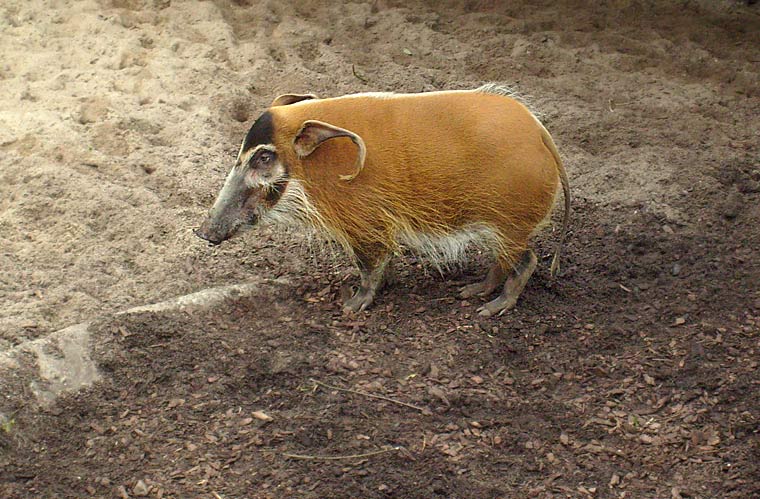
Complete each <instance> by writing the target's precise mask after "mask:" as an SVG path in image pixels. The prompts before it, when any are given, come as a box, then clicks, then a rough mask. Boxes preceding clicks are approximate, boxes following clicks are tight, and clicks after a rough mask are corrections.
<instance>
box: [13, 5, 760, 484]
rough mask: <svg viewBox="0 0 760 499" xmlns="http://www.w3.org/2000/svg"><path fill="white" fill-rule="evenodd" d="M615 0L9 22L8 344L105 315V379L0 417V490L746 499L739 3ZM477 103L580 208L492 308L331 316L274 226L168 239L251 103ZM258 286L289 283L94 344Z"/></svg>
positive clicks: (185, 229) (750, 214) (746, 197)
mask: <svg viewBox="0 0 760 499" xmlns="http://www.w3.org/2000/svg"><path fill="white" fill-rule="evenodd" d="M607 4H608V5H607V6H598V5H597V6H594V8H593V9H592V8H588V7H587V6H586V5H587V3H586V2H579V1H572V0H563V1H559V2H557V1H536V2H530V3H528V2H523V1H515V2H496V1H480V2H479V1H461V2H457V1H450V2H411V3H410V2H403V3H402V2H384V1H377V2H374V3H352V2H345V3H344V2H308V1H307V2H297V1H283V2H275V1H270V2H261V3H259V2H244V1H240V2H223V1H217V2H170V1H160V0H154V1H147V0H146V1H139V0H121V1H117V0H114V1H111V2H91V1H81V2H79V1H77V2H63V1H62V2H53V3H49V2H37V1H35V2H22V1H14V0H11V1H6V2H3V4H2V6H0V27H1V29H0V43H1V44H2V48H3V51H2V54H3V56H2V59H0V88H1V89H2V91H1V92H0V125H1V126H0V151H2V153H1V154H0V244H1V245H2V246H0V350H2V349H7V348H9V347H12V346H13V345H16V344H19V343H20V342H22V341H24V340H28V339H33V338H36V337H39V336H42V335H44V334H46V333H49V332H51V331H54V330H56V329H59V328H62V327H65V326H68V325H70V324H73V323H76V322H80V321H83V320H90V319H92V318H94V317H97V316H100V317H106V318H103V319H100V320H98V321H97V322H96V325H95V327H94V329H95V336H96V340H97V341H96V343H97V344H98V345H101V347H99V349H98V355H97V358H96V360H97V362H98V365H99V366H100V368H101V370H102V371H103V373H104V374H105V381H104V382H102V383H101V384H99V385H97V386H96V387H94V388H92V389H90V390H88V391H86V392H82V393H79V394H77V395H74V396H69V397H65V398H63V399H61V400H59V401H58V402H57V403H55V404H54V405H52V406H50V407H47V408H46V409H44V410H42V411H37V410H35V409H32V408H31V406H24V405H20V406H18V407H10V408H5V409H6V411H5V412H6V413H7V414H14V426H13V428H10V427H9V425H5V426H3V430H2V431H3V433H2V434H1V435H0V496H2V497H10V498H17V497H18V498H25V497H29V498H38V497H62V498H63V497H66V498H68V497H70V498H80V497H141V496H147V497H177V498H185V497H208V498H217V499H218V498H219V497H223V498H229V499H231V498H268V497H271V498H279V497H313V498H323V497H336V498H338V497H340V498H342V497H362V498H375V497H377V498H383V497H397V498H417V497H419V498H432V497H441V498H444V497H445V498H497V497H499V498H501V497H504V498H506V497H509V498H524V497H546V498H548V497H610V498H653V497H657V498H673V499H678V498H704V499H708V498H737V499H738V498H750V497H759V496H760V421H759V420H760V397H758V396H757V393H758V390H760V375H759V374H758V367H759V364H758V363H759V361H760V354H759V352H760V334H758V329H760V286H759V285H758V283H759V282H760V259H759V258H758V256H760V164H759V162H758V157H759V153H760V141H759V140H758V136H759V133H760V129H759V126H758V123H759V122H760V49H759V48H758V47H760V15H759V14H758V9H757V5H747V4H746V3H744V2H733V1H715V2H707V1H682V2H665V1H660V2H656V1H643V0H642V1H633V0H631V1H627V0H619V1H615V2H608V3H607ZM486 81H499V82H504V83H508V84H511V85H514V86H515V87H516V88H517V89H518V90H519V91H521V92H522V93H524V94H527V95H529V96H531V98H532V101H533V103H534V106H535V107H536V108H537V109H538V110H540V111H541V112H542V114H543V118H544V121H545V123H546V124H547V127H548V128H549V130H550V131H551V132H552V133H553V135H554V137H555V139H556V141H557V143H558V146H559V148H560V151H561V153H562V155H563V157H564V159H565V162H566V164H567V167H568V171H569V173H570V178H571V184H572V186H573V190H574V194H575V200H574V209H575V211H574V219H573V226H572V234H571V236H570V238H569V244H568V247H567V250H566V251H565V256H564V262H563V269H564V270H563V274H562V276H561V278H560V279H557V280H550V279H549V278H548V272H547V265H543V267H542V268H541V269H540V271H539V272H537V274H536V276H535V277H534V278H533V280H532V281H531V283H530V284H529V285H528V288H527V289H526V292H525V294H524V295H523V298H522V300H521V301H520V303H519V305H518V307H517V309H515V310H513V311H511V312H509V313H508V314H505V315H504V316H501V317H497V318H492V319H482V318H479V317H478V316H477V315H476V314H475V309H476V308H477V306H478V305H479V303H478V302H477V301H469V302H468V301H464V302H463V301H461V300H457V299H455V298H454V296H455V290H456V288H457V286H460V285H461V284H464V283H467V282H472V281H474V280H476V279H477V278H478V277H479V276H480V274H482V273H483V272H484V270H485V268H486V265H487V261H486V260H485V259H484V258H482V257H479V256H478V257H476V258H474V261H473V262H472V263H471V264H469V265H466V266H464V267H463V268H462V269H460V270H458V271H453V272H452V273H448V274H446V275H444V276H441V275H439V274H437V273H436V272H435V271H433V270H431V269H430V268H428V267H425V266H424V265H422V264H421V262H418V261H416V260H415V259H414V258H411V257H407V258H405V259H403V261H402V262H401V263H400V265H399V269H400V272H399V276H400V279H399V282H398V283H397V284H396V285H395V286H393V287H390V288H388V289H387V290H386V291H385V292H383V294H382V295H381V296H380V298H379V301H378V304H377V306H376V307H375V308H374V309H372V310H371V311H370V312H369V313H365V314H362V315H359V316H356V317H346V316H343V315H341V313H340V308H339V306H337V305H336V304H335V300H336V299H337V298H338V296H337V295H338V294H339V291H338V290H339V288H340V286H341V284H343V282H344V280H346V279H352V278H354V277H352V276H351V272H352V271H351V269H350V267H349V266H348V265H346V263H345V262H343V261H342V260H340V258H329V257H324V256H322V257H313V256H311V255H310V254H309V253H308V252H305V251H303V250H302V249H301V246H302V245H301V244H300V242H299V237H298V235H297V234H295V235H293V234H290V235H283V234H282V231H281V230H280V229H278V228H272V227H269V228H260V229H258V230H255V231H252V232H250V233H248V234H247V235H246V236H245V237H241V238H240V239H236V240H234V241H231V242H230V243H229V244H226V245H223V246H221V247H219V248H217V249H209V248H208V247H206V246H205V245H203V244H201V242H200V241H199V240H197V239H196V238H194V236H193V235H192V233H191V232H190V229H191V228H193V227H194V226H196V225H197V224H198V223H199V221H200V218H201V217H202V215H203V213H204V212H205V210H206V209H207V208H208V206H209V205H210V202H211V201H212V199H213V197H214V195H215V194H216V191H217V189H218V187H219V186H220V184H221V181H222V178H223V176H224V174H225V171H226V169H227V167H228V166H229V164H230V163H231V160H232V159H233V158H234V155H235V153H236V152H237V147H238V144H239V141H240V140H241V139H242V136H243V134H244V133H245V131H246V129H247V127H248V126H249V125H250V122H251V120H253V119H254V118H255V117H256V115H257V113H259V112H260V111H261V110H262V109H263V108H264V107H266V105H267V104H268V103H269V102H270V101H271V99H272V98H273V97H274V96H275V95H277V94H279V93H283V92H302V91H310V92H314V93H317V94H319V95H324V96H332V95H340V94H344V93H349V92H358V91H368V90H390V91H425V90H435V89H448V88H472V87H474V86H477V85H480V84H481V83H483V82H486ZM552 238H553V235H552V233H551V231H547V232H546V233H545V234H544V235H543V236H542V237H541V238H539V239H540V240H539V241H538V242H537V245H538V248H539V249H540V250H541V254H546V253H548V250H549V249H550V248H551V245H550V242H551V241H552V240H553V239H552ZM544 263H546V262H544ZM253 275H255V276H259V277H261V276H263V277H279V276H285V277H287V278H288V279H289V280H290V282H291V284H287V285H286V284H282V285H278V286H277V287H276V288H275V289H276V290H275V291H274V292H273V293H272V294H271V295H265V296H257V297H256V298H250V299H238V300H231V301H229V302H228V303H227V304H226V305H225V306H224V307H221V308H219V309H215V310H211V311H208V312H203V313H195V314H184V313H183V314H180V313H163V314H156V313H146V314H141V315H136V316H123V317H120V318H115V319H114V318H107V317H109V315H108V314H109V313H110V312H113V311H117V310H121V309H123V308H125V307H127V306H132V305H140V304H144V303H150V302H154V301H157V300H160V299H163V298H166V297H168V296H175V295H180V294H183V293H187V292H190V291H195V290H198V289H202V288H205V287H209V286H215V285H221V284H228V283H238V282H245V281H246V279H250V277H251V276H253ZM319 383H325V384H327V385H330V386H333V387H341V388H348V389H352V390H358V391H361V392H362V393H364V394H373V395H382V396H384V397H388V398H390V399H393V400H396V401H402V402H405V403H407V404H411V405H413V406H414V407H410V406H407V405H400V404H397V403H395V402H393V401H389V400H386V399H377V398H370V397H368V396H367V395H364V394H356V393H350V392H345V391H339V390H335V389H334V388H328V387H325V386H324V385H320V384H319ZM269 418H271V419H269ZM381 451H382V453H380V452H381ZM364 454H370V455H368V456H365V457H355V458H350V459H340V460H319V459H315V457H325V456H333V457H335V456H343V457H346V456H351V455H364ZM293 455H299V456H312V457H311V458H307V459H299V458H297V457H293Z"/></svg>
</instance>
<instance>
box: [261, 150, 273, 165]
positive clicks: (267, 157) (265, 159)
mask: <svg viewBox="0 0 760 499" xmlns="http://www.w3.org/2000/svg"><path fill="white" fill-rule="evenodd" d="M273 159H274V154H272V153H271V152H263V153H261V156H260V157H259V163H261V164H262V165H268V164H269V163H271V162H272V160H273Z"/></svg>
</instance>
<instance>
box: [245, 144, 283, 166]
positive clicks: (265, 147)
mask: <svg viewBox="0 0 760 499" xmlns="http://www.w3.org/2000/svg"><path fill="white" fill-rule="evenodd" d="M261 149H263V150H265V151H271V152H277V149H276V148H275V147H274V146H273V145H272V144H259V145H257V146H256V147H254V148H253V149H248V150H247V151H246V152H245V153H243V146H240V153H238V161H237V163H238V164H241V165H244V164H246V163H248V162H249V161H250V160H251V158H252V157H253V155H254V154H256V152H257V151H259V150H261Z"/></svg>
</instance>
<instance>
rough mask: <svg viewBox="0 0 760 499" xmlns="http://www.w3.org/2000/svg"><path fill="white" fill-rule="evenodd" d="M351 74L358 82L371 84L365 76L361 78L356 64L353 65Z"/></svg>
mask: <svg viewBox="0 0 760 499" xmlns="http://www.w3.org/2000/svg"><path fill="white" fill-rule="evenodd" d="M351 72H352V73H353V74H354V76H355V77H356V79H357V80H359V81H361V82H362V83H369V80H368V79H366V78H365V77H363V76H359V73H357V72H356V64H351Z"/></svg>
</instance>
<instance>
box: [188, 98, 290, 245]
mask: <svg viewBox="0 0 760 499" xmlns="http://www.w3.org/2000/svg"><path fill="white" fill-rule="evenodd" d="M273 132H274V128H273V124H272V115H271V113H269V112H265V113H264V114H262V115H261V117H259V119H258V120H256V122H255V123H254V124H253V126H252V127H251V129H250V130H249V131H248V134H247V135H246V137H245V140H243V144H242V145H241V147H240V153H239V154H238V157H237V161H235V165H234V166H233V167H232V170H230V173H229V174H228V175H227V179H226V180H225V182H224V186H223V187H222V190H221V191H219V195H218V196H217V198H216V201H215V202H214V205H213V206H212V207H211V211H210V212H209V214H208V216H207V217H206V220H204V222H203V223H202V224H201V226H200V227H199V228H198V229H197V230H196V231H195V234H196V235H197V236H198V237H200V238H202V239H205V240H206V241H208V242H210V243H211V244H214V245H216V244H220V243H221V242H222V241H226V240H227V239H229V238H231V237H232V236H234V235H235V233H236V232H237V231H238V229H240V227H242V226H246V225H247V226H251V225H255V224H256V223H257V222H258V220H259V218H260V217H261V216H262V215H264V213H265V212H266V211H267V210H268V209H271V208H272V207H273V206H274V205H276V204H277V202H278V201H279V200H280V197H281V196H282V194H283V192H284V191H285V188H286V187H287V185H288V179H289V178H288V170H287V168H286V166H285V164H284V163H283V162H282V161H281V159H280V156H279V155H278V154H277V149H276V148H275V146H274V145H273V144H272V135H273Z"/></svg>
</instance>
